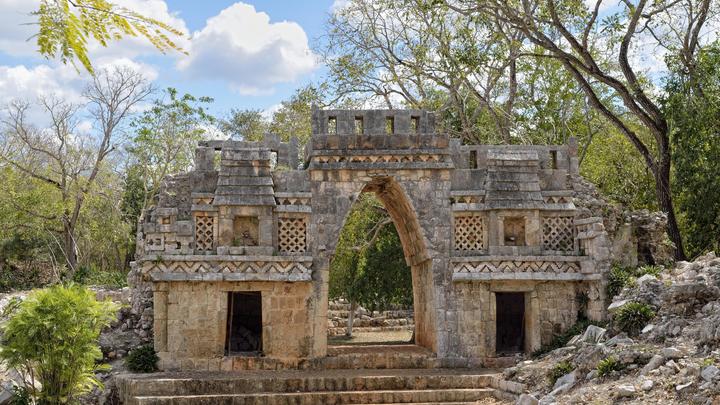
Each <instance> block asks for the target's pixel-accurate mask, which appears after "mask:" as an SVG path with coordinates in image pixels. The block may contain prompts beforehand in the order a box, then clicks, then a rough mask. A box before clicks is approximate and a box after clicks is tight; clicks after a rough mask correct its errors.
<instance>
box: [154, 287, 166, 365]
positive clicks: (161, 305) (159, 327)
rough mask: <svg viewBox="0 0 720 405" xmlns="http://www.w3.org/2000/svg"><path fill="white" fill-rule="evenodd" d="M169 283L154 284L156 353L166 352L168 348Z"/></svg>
mask: <svg viewBox="0 0 720 405" xmlns="http://www.w3.org/2000/svg"><path fill="white" fill-rule="evenodd" d="M167 298H168V285H167V283H154V284H153V312H154V315H155V316H154V320H153V330H154V332H155V351H156V352H166V351H167V350H168V348H167V337H168V331H167V321H168V319H167Z"/></svg>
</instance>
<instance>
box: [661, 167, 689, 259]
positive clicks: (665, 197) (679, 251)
mask: <svg viewBox="0 0 720 405" xmlns="http://www.w3.org/2000/svg"><path fill="white" fill-rule="evenodd" d="M667 155H668V156H664V157H663V158H661V159H662V160H661V161H660V162H658V169H657V170H658V172H657V173H655V193H656V195H657V199H658V203H659V204H660V210H661V211H662V212H664V213H665V214H666V215H667V234H668V237H669V238H670V241H672V243H674V244H675V260H686V259H687V257H686V256H685V249H684V247H683V241H682V235H680V228H679V227H678V223H677V218H676V217H675V207H674V204H673V200H672V193H671V191H670V158H669V154H667Z"/></svg>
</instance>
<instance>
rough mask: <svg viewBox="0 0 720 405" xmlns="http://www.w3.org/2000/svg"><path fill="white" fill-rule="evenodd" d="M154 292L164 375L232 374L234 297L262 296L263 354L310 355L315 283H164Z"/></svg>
mask: <svg viewBox="0 0 720 405" xmlns="http://www.w3.org/2000/svg"><path fill="white" fill-rule="evenodd" d="M154 287H155V292H154V313H155V325H154V330H155V348H156V350H157V351H158V352H159V356H160V358H161V362H160V367H161V368H163V369H170V370H171V369H183V370H187V369H200V370H220V369H227V370H230V369H232V358H229V357H226V356H225V338H226V336H225V333H226V324H227V316H228V293H229V292H231V291H260V293H261V296H262V327H263V330H262V342H263V352H264V353H265V354H266V355H267V356H268V357H272V358H277V359H284V358H303V357H308V356H309V354H310V349H311V346H312V345H311V343H310V342H311V340H312V329H311V323H310V321H309V316H310V315H309V313H308V310H307V308H308V303H307V301H308V299H309V297H310V292H311V288H310V283H281V282H160V283H155V285H154ZM228 362H229V364H228Z"/></svg>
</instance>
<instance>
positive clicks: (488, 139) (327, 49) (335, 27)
mask: <svg viewBox="0 0 720 405" xmlns="http://www.w3.org/2000/svg"><path fill="white" fill-rule="evenodd" d="M432 3H433V2H427V1H420V0H403V1H389V0H381V1H370V0H351V1H349V2H348V3H347V4H346V5H345V6H344V7H343V8H341V9H340V10H339V11H338V12H336V13H335V14H333V15H332V16H331V17H330V19H329V21H328V29H327V34H326V37H327V38H328V41H327V44H326V46H324V47H323V48H321V49H319V50H318V52H319V53H320V54H321V55H322V56H323V59H324V61H325V63H326V64H327V65H328V67H329V78H328V81H329V83H330V88H331V89H332V90H333V91H334V92H335V93H337V94H338V97H341V98H342V97H360V98H364V99H366V100H367V101H368V102H371V103H375V104H380V105H383V106H385V107H386V108H400V107H410V108H425V109H430V110H434V111H436V112H437V113H438V118H439V124H440V125H441V126H442V129H443V130H444V131H446V132H448V133H450V134H451V135H454V136H457V137H459V138H461V139H462V140H463V142H464V143H469V144H477V143H561V142H566V141H567V138H569V136H571V135H575V136H578V135H580V136H581V137H583V138H585V137H586V136H587V135H588V134H587V132H586V131H585V130H584V129H585V126H586V125H585V124H586V121H591V122H592V123H593V124H594V123H595V122H596V121H597V115H596V114H594V113H593V111H592V110H590V109H587V108H586V104H587V103H586V101H585V99H584V97H583V96H582V95H581V94H580V92H579V91H578V89H577V86H576V85H575V83H574V82H573V81H572V80H570V78H569V77H568V76H569V75H568V74H567V73H566V72H565V71H564V70H563V69H562V66H561V65H560V64H559V63H557V62H556V61H551V60H542V61H532V62H531V61H528V60H527V59H526V58H525V59H524V58H522V57H521V56H522V55H521V53H520V51H521V49H522V48H521V44H522V34H521V33H519V32H518V31H517V30H514V29H513V28H512V27H511V26H510V25H508V24H506V23H502V22H498V21H496V20H494V19H492V18H487V17H485V16H477V15H472V16H468V15H465V14H463V13H459V12H457V11H455V10H452V9H451V8H449V7H447V6H445V5H443V4H437V3H438V2H435V4H432ZM518 78H521V79H522V80H519V79H518ZM578 125H579V126H580V128H582V129H583V131H574V130H575V129H576V128H575V127H576V126H578ZM574 132H575V133H574ZM581 144H582V145H586V144H587V142H586V141H585V140H584V139H583V140H582V142H581Z"/></svg>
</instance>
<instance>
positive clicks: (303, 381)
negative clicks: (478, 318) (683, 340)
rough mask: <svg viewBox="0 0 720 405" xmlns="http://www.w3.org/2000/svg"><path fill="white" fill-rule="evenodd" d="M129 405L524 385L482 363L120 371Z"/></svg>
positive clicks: (491, 391)
mask: <svg viewBox="0 0 720 405" xmlns="http://www.w3.org/2000/svg"><path fill="white" fill-rule="evenodd" d="M116 384H117V387H118V392H119V394H120V399H121V402H122V403H124V404H127V405H195V404H233V405H241V404H242V405H246V404H253V405H255V404H265V405H290V404H292V405H318V404H426V405H429V404H446V405H450V404H466V405H467V404H473V403H475V402H476V401H479V400H482V399H486V398H490V397H494V398H497V399H503V400H512V399H513V398H514V397H515V395H516V394H518V393H519V392H520V390H521V389H522V387H519V386H516V385H518V384H514V383H509V382H505V381H502V380H501V379H500V378H499V377H498V375H497V374H495V372H494V371H492V370H484V369H386V370H377V369H374V370H371V369H365V370H347V369H346V370H342V369H336V370H284V371H242V372H182V373H181V372H178V373H156V374H144V375H138V374H126V375H120V376H117V380H116Z"/></svg>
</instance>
